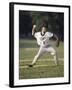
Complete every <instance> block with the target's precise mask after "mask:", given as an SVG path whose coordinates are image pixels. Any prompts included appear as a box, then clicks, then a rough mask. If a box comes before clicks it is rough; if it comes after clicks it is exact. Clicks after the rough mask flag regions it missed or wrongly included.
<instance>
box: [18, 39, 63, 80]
mask: <svg viewBox="0 0 72 90" xmlns="http://www.w3.org/2000/svg"><path fill="white" fill-rule="evenodd" d="M51 44H52V45H53V47H54V48H55V49H56V51H57V52H58V58H59V65H58V66H56V65H55V64H54V61H53V57H52V56H51V55H50V54H49V53H45V54H44V55H43V56H42V57H41V58H40V59H38V61H37V63H36V65H35V66H34V67H28V66H27V64H30V63H31V62H32V60H33V58H34V56H35V55H36V54H37V52H38V50H39V46H38V45H37V43H36V40H28V39H24V40H23V39H22V40H20V42H19V79H32V78H48V77H49V78H50V77H63V76H64V44H63V42H60V46H59V47H58V48H57V47H55V42H54V41H52V42H51Z"/></svg>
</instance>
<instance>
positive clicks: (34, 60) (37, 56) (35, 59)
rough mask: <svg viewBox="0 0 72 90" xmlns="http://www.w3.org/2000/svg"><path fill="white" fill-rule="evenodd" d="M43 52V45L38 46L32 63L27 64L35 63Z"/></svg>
mask: <svg viewBox="0 0 72 90" xmlns="http://www.w3.org/2000/svg"><path fill="white" fill-rule="evenodd" d="M44 52H45V50H44V48H43V47H40V49H39V51H38V53H37V55H36V56H35V57H34V59H33V61H32V64H31V65H29V66H33V65H34V64H36V62H37V60H38V59H39V58H40V57H41V56H42V54H43V53H44Z"/></svg>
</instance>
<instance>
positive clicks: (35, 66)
mask: <svg viewBox="0 0 72 90" xmlns="http://www.w3.org/2000/svg"><path fill="white" fill-rule="evenodd" d="M48 66H50V65H34V66H33V67H29V66H28V65H27V66H20V67H19V68H20V69H22V68H37V67H48ZM52 66H57V65H52Z"/></svg>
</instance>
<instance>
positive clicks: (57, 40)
mask: <svg viewBox="0 0 72 90" xmlns="http://www.w3.org/2000/svg"><path fill="white" fill-rule="evenodd" d="M53 36H54V38H55V39H56V47H59V38H58V36H57V35H56V34H54V35H53Z"/></svg>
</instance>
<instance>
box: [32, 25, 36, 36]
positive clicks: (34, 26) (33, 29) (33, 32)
mask: <svg viewBox="0 0 72 90" xmlns="http://www.w3.org/2000/svg"><path fill="white" fill-rule="evenodd" d="M35 30H36V25H33V28H32V36H34V34H35Z"/></svg>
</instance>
